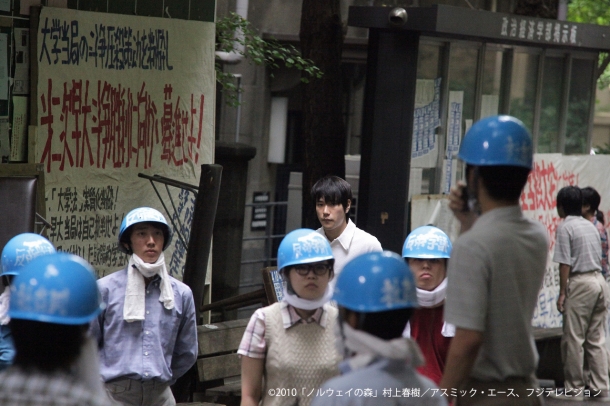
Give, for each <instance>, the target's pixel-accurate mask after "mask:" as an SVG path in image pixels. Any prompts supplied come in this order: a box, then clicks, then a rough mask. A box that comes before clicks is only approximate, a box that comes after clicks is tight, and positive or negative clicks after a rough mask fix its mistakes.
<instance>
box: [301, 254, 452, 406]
mask: <svg viewBox="0 0 610 406" xmlns="http://www.w3.org/2000/svg"><path fill="white" fill-rule="evenodd" d="M337 279H338V280H337V284H336V287H335V292H334V295H333V299H334V300H335V301H336V302H337V305H338V306H339V322H340V332H341V341H340V343H339V344H341V345H343V346H344V347H345V351H344V352H345V354H346V355H349V357H348V358H347V359H346V360H345V361H344V362H343V363H342V364H341V365H340V366H339V368H340V369H341V371H342V373H343V375H342V376H340V377H336V378H332V379H331V380H329V381H327V382H326V383H325V384H324V385H322V387H321V388H320V389H319V390H318V395H316V398H315V399H314V401H313V403H312V406H326V405H335V406H344V405H345V406H348V405H350V406H351V405H353V406H356V405H357V406H366V405H371V406H385V405H387V406H390V405H405V404H409V405H431V406H432V405H441V406H442V405H445V404H446V400H445V398H443V397H442V396H440V395H437V396H434V393H435V392H438V390H435V391H433V390H431V389H435V388H436V386H435V385H434V383H433V382H432V381H431V380H429V379H428V378H426V377H424V376H422V375H420V374H418V373H417V371H416V370H415V368H417V367H418V366H420V365H421V364H422V363H423V357H422V355H421V352H420V351H419V348H418V346H417V343H415V341H413V340H411V339H410V338H406V337H402V331H403V328H404V326H405V325H406V323H407V322H408V321H409V318H410V317H411V314H412V313H413V310H414V308H416V307H417V293H416V292H415V281H414V278H413V274H412V273H411V271H410V269H409V267H408V265H407V264H406V262H405V261H404V260H403V259H402V258H401V257H400V256H398V255H397V254H395V253H393V252H390V251H383V252H380V253H377V252H374V253H368V254H363V255H360V256H358V257H356V258H355V259H353V260H352V261H350V262H349V263H348V264H347V265H346V266H345V268H344V270H343V272H342V273H341V275H339V276H338V278H337ZM407 390H408V391H409V396H408V397H407V395H405V394H403V393H406V392H404V391H407ZM388 391H389V393H388ZM396 391H400V395H401V396H396Z"/></svg>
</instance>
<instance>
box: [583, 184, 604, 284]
mask: <svg viewBox="0 0 610 406" xmlns="http://www.w3.org/2000/svg"><path fill="white" fill-rule="evenodd" d="M581 192H582V216H583V217H584V218H586V219H587V220H589V221H590V222H591V223H593V225H594V226H595V228H596V229H597V231H598V232H599V238H600V239H601V240H602V275H603V276H604V278H608V276H610V275H608V233H607V232H606V227H604V223H603V218H604V214H603V213H602V212H601V211H599V204H600V203H601V200H602V198H601V196H600V195H599V193H597V190H595V189H593V188H592V187H590V186H588V187H585V188H582V189H581ZM599 214H601V218H602V220H601V221H600V220H599V219H598V215H599Z"/></svg>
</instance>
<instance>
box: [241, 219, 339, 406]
mask: <svg viewBox="0 0 610 406" xmlns="http://www.w3.org/2000/svg"><path fill="white" fill-rule="evenodd" d="M333 263H334V259H333V255H332V251H331V248H330V245H329V243H328V241H327V240H326V238H324V237H323V236H321V235H320V234H318V233H316V232H315V231H314V230H309V229H304V228H303V229H298V230H294V231H292V232H290V233H288V234H287V235H286V237H284V239H283V240H282V242H281V243H280V246H279V249H278V254H277V266H278V269H279V270H280V274H281V276H282V279H283V280H284V296H283V299H282V301H281V302H279V303H274V304H272V305H271V306H267V307H264V308H262V309H258V310H257V311H256V312H255V313H254V314H253V315H252V318H251V319H250V322H249V323H248V326H247V328H246V332H245V333H244V336H243V338H242V340H241V343H240V345H239V350H238V351H237V353H238V354H240V355H241V362H242V367H241V371H242V372H241V382H242V400H241V405H242V406H253V405H259V404H261V405H263V406H269V405H296V404H298V405H300V406H308V405H309V404H310V402H311V400H312V399H313V397H314V396H315V391H316V390H317V389H318V387H319V386H320V385H321V384H322V382H324V381H326V380H327V379H329V378H331V377H333V376H335V375H337V374H338V373H339V370H338V368H337V365H338V363H339V353H338V352H337V350H336V348H335V336H334V328H335V323H336V318H337V309H336V308H335V307H333V306H332V305H331V304H330V303H329V300H330V298H331V296H332V291H331V288H330V285H329V282H330V280H331V279H332V278H333ZM293 389H294V390H293Z"/></svg>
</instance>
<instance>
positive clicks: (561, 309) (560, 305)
mask: <svg viewBox="0 0 610 406" xmlns="http://www.w3.org/2000/svg"><path fill="white" fill-rule="evenodd" d="M565 301H566V295H565V293H560V294H559V297H558V298H557V310H559V313H563V312H564V310H565V308H564V307H563V304H564V303H565Z"/></svg>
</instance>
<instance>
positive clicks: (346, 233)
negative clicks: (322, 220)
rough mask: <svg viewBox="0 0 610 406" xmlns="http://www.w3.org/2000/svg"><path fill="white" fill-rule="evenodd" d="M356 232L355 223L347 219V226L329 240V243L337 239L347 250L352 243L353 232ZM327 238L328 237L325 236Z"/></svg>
mask: <svg viewBox="0 0 610 406" xmlns="http://www.w3.org/2000/svg"><path fill="white" fill-rule="evenodd" d="M355 233H356V225H355V224H354V222H353V221H351V220H350V221H348V223H347V227H345V230H343V232H342V233H341V235H340V236H339V237H337V238H335V239H334V240H332V241H331V244H332V243H333V242H335V241H337V242H338V243H339V244H341V246H342V247H343V249H344V250H346V251H349V246H350V245H351V244H352V240H353V239H354V234H355ZM326 238H328V237H326Z"/></svg>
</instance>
